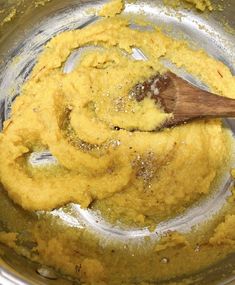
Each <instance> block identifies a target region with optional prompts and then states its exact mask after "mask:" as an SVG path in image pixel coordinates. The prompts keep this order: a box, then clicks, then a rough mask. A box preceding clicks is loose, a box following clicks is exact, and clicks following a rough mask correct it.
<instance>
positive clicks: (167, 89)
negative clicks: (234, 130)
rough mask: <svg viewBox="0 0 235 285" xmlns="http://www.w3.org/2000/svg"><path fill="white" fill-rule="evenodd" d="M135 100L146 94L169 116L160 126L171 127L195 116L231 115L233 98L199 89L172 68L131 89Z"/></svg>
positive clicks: (222, 116)
mask: <svg viewBox="0 0 235 285" xmlns="http://www.w3.org/2000/svg"><path fill="white" fill-rule="evenodd" d="M131 94H132V96H133V95H134V96H135V98H136V100H137V101H141V100H143V99H144V98H145V97H147V96H148V97H150V98H152V99H154V100H156V102H157V104H159V105H160V107H161V108H162V109H163V110H164V112H166V113H172V114H173V116H172V118H171V119H169V120H168V121H166V122H164V124H163V125H162V126H161V127H172V126H175V125H179V124H182V123H185V122H188V121H191V120H195V119H203V118H224V117H235V100H234V99H230V98H226V97H221V96H218V95H215V94H212V93H210V92H207V91H205V90H201V89H199V88H197V87H195V86H193V85H191V84H190V83H188V82H187V81H185V80H183V79H182V78H180V77H178V76H177V75H175V74H174V73H172V72H167V73H165V74H164V75H159V74H158V75H156V76H154V77H152V78H150V79H149V80H147V81H145V82H143V83H139V84H137V85H136V86H135V87H134V88H133V89H132V91H131Z"/></svg>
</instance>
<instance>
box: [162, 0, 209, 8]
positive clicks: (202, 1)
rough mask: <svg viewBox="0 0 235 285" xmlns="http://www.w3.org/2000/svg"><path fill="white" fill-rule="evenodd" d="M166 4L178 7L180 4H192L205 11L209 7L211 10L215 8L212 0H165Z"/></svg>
mask: <svg viewBox="0 0 235 285" xmlns="http://www.w3.org/2000/svg"><path fill="white" fill-rule="evenodd" d="M164 2H165V4H168V5H171V6H173V7H177V6H179V5H180V4H184V3H185V4H191V5H192V6H194V7H195V8H196V9H198V10H199V11H205V10H206V9H208V10H209V11H212V10H213V7H212V4H211V1H210V0H164Z"/></svg>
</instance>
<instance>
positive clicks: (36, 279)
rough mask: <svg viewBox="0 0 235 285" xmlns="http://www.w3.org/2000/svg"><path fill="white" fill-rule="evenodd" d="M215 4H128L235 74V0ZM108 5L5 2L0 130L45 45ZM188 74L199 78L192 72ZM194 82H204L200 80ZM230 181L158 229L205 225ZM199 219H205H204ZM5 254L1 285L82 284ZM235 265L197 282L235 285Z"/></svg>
mask: <svg viewBox="0 0 235 285" xmlns="http://www.w3.org/2000/svg"><path fill="white" fill-rule="evenodd" d="M213 2H214V4H216V5H222V6H223V9H222V10H221V11H218V10H215V11H213V12H211V13H206V14H204V13H200V12H196V11H192V10H187V9H181V8H180V9H178V10H174V9H172V8H166V7H165V6H164V5H163V3H162V2H161V1H157V0H148V1H142V2H141V1H137V2H134V3H132V4H128V5H127V7H126V10H125V12H127V13H129V12H131V13H135V14H139V13H144V14H145V16H146V17H147V18H148V19H150V20H151V21H153V22H155V23H157V24H158V25H160V26H162V27H163V29H165V28H166V24H167V26H169V25H170V26H171V27H172V29H171V31H170V33H172V34H174V36H178V37H183V38H185V39H187V40H188V41H190V42H192V44H193V45H194V46H197V47H201V48H203V49H205V50H206V51H207V52H208V53H209V54H210V55H212V56H213V57H215V58H217V59H219V60H221V61H223V62H224V63H225V64H226V65H227V66H228V67H229V68H230V69H231V70H232V72H233V73H234V74H235V37H234V33H233V32H234V30H233V28H234V29H235V16H234V15H235V2H234V0H227V1H213ZM43 3H44V4H43ZM102 3H103V1H92V0H66V1H64V0H51V1H46V0H44V1H42V0H40V1H39V0H20V1H19V0H11V1H10V0H9V1H6V0H0V129H1V127H2V123H3V121H4V120H5V119H6V118H7V117H8V116H9V113H10V108H11V103H12V102H13V100H14V98H15V97H16V96H17V95H18V94H19V90H20V87H21V85H22V83H23V82H24V81H25V80H26V79H27V77H28V75H29V74H30V72H31V70H32V68H33V66H34V64H35V61H36V57H37V55H38V54H39V53H40V52H41V51H42V48H43V46H44V44H45V43H46V42H47V41H48V40H49V39H50V38H51V37H52V36H54V35H56V34H58V33H60V32H62V31H65V30H69V29H78V28H82V27H84V26H86V25H88V24H90V23H92V22H94V21H96V20H97V17H96V16H94V15H92V12H89V13H87V11H92V10H91V9H89V8H98V7H100V6H101V5H102ZM1 11H2V12H1ZM167 32H169V30H167ZM19 56H20V57H19ZM16 59H17V60H16ZM179 72H180V71H179ZM182 75H183V76H185V77H187V79H188V80H191V81H193V78H191V77H189V75H187V74H182ZM193 83H196V84H199V85H200V83H198V82H193ZM202 87H203V86H202ZM227 125H229V127H230V128H231V129H232V130H233V132H234V131H235V124H234V121H233V120H228V121H227ZM0 155H1V154H0ZM226 179H227V178H226ZM230 183H231V181H229V180H226V181H224V185H223V187H222V188H221V189H222V191H221V192H220V194H221V193H222V194H223V193H225V194H223V195H217V196H216V197H214V198H213V199H214V200H211V201H210V204H205V203H204V204H203V205H201V206H200V207H197V209H196V212H195V209H194V212H193V214H192V213H186V216H184V217H183V218H184V220H183V221H184V223H182V222H181V223H179V220H180V219H181V218H182V217H179V218H180V219H178V220H173V221H171V222H170V223H169V222H168V223H165V224H164V223H163V224H162V225H161V226H160V227H158V230H159V228H160V230H161V232H164V231H166V230H169V229H170V228H174V229H182V227H183V224H184V227H185V226H186V228H187V226H192V223H193V222H194V223H195V224H196V223H200V221H201V220H202V219H205V218H206V217H207V215H208V214H211V212H210V213H209V210H210V211H215V212H216V211H217V210H218V209H219V208H220V207H221V205H222V204H223V202H224V201H225V197H227V195H229V192H228V191H229V185H230ZM224 189H225V190H226V191H224ZM8 200H9V199H8V198H7V197H6V195H5V194H4V192H3V191H0V209H1V210H0V230H1V229H3V228H7V226H8V225H7V222H6V220H4V219H5V218H3V216H4V217H6V216H7V215H8V213H7V212H6V211H9V209H10V208H9V205H8V207H5V205H6V203H8V204H9V203H11V202H10V201H8ZM215 201H216V203H215ZM11 207H12V210H14V211H16V212H17V213H19V215H21V216H22V217H23V216H24V215H27V213H25V212H24V211H22V210H21V209H19V207H17V206H15V205H13V204H11ZM76 209H77V215H78V220H77V222H78V223H79V219H81V220H82V221H83V222H84V221H85V224H86V225H87V226H89V227H91V228H95V223H93V218H94V217H93V214H92V213H90V212H89V211H81V210H79V209H78V208H76ZM4 211H5V212H4ZM62 213H63V211H62ZM49 214H51V215H56V216H57V217H59V218H60V219H63V220H64V221H66V222H67V223H71V220H69V216H68V215H67V216H66V215H64V214H63V215H61V211H60V210H58V211H54V212H53V213H49ZM187 215H188V216H187ZM190 215H191V216H190ZM185 217H186V220H185ZM193 217H199V219H198V218H197V219H194V218H193ZM96 219H97V217H96ZM185 221H186V224H185ZM188 221H190V224H188ZM72 222H73V221H72ZM94 230H98V231H100V232H101V233H102V234H104V235H105V233H108V234H109V235H110V231H109V228H107V227H106V224H105V223H103V221H100V224H99V228H96V229H94ZM148 234H149V233H148V232H145V231H143V230H137V231H133V230H132V231H131V237H132V239H138V238H141V237H143V236H145V235H148ZM125 235H126V236H127V238H130V232H126V231H125V232H123V231H122V230H121V229H119V230H117V231H112V238H117V239H119V238H120V236H122V237H123V236H124V238H125ZM0 255H1V256H2V259H0V284H4V285H8V284H9V285H12V284H20V285H22V284H37V285H38V284H58V285H59V284H65V285H66V284H77V281H74V280H69V279H68V278H65V277H61V276H59V275H58V274H57V273H55V272H54V271H53V270H52V269H51V268H48V267H45V266H43V265H39V264H36V263H33V262H30V261H28V260H27V259H25V258H23V257H20V256H18V255H17V254H16V253H14V252H13V251H12V250H10V249H9V248H7V247H6V246H4V245H1V246H0ZM234 269H235V256H229V257H228V258H227V259H226V260H224V261H223V262H221V263H220V264H217V265H216V266H215V267H214V268H211V269H208V270H206V271H204V272H202V273H199V274H198V275H197V276H196V278H195V279H194V284H207V285H210V284H220V285H222V284H235V281H233V280H235V275H234V274H233V273H232V272H233V271H234ZM196 280H199V281H196ZM78 284H79V283H78Z"/></svg>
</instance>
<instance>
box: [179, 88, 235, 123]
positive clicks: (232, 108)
mask: <svg viewBox="0 0 235 285" xmlns="http://www.w3.org/2000/svg"><path fill="white" fill-rule="evenodd" d="M184 91H186V90H184ZM181 100H182V101H183V102H184V105H183V107H184V108H183V109H182V108H181V107H182V104H181ZM174 114H175V115H178V114H181V115H183V116H187V117H188V116H189V117H192V118H196V117H207V118H215V117H234V116H235V100H234V99H230V98H226V97H222V96H218V95H215V94H212V93H210V92H207V91H204V90H200V89H194V88H193V90H192V91H190V92H187V91H186V92H183V91H182V90H181V96H180V98H179V100H177V102H176V106H175V110H174Z"/></svg>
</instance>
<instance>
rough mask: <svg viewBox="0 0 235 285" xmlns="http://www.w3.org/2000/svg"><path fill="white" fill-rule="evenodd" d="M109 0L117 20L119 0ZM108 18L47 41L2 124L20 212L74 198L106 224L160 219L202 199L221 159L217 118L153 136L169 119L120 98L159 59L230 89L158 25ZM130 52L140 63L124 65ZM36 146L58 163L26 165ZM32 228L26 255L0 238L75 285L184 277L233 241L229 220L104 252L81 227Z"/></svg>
mask: <svg viewBox="0 0 235 285" xmlns="http://www.w3.org/2000/svg"><path fill="white" fill-rule="evenodd" d="M114 2H115V5H116V6H115V7H116V8H117V12H118V13H120V11H121V9H122V8H123V6H122V1H114ZM111 8H113V6H111ZM108 11H109V8H107V6H106V7H105V8H104V9H103V10H102V12H101V14H103V15H104V16H106V17H107V16H109V14H108ZM114 14H116V13H115V11H111V13H110V16H113V17H109V18H107V19H102V20H100V21H98V22H97V23H95V24H92V25H90V26H88V27H86V28H84V29H82V30H76V31H69V32H65V33H62V34H60V35H58V36H56V37H55V38H53V39H52V40H51V41H50V42H49V43H48V44H47V46H46V47H45V50H44V51H43V53H42V55H41V56H40V57H39V59H38V62H37V64H36V66H35V68H34V70H33V72H32V74H31V76H30V78H29V79H28V81H27V82H26V83H25V85H24V86H23V88H22V92H21V96H20V97H18V98H17V100H16V102H15V103H14V105H13V109H12V115H11V118H10V119H9V120H8V121H6V122H5V125H4V130H3V132H2V134H1V135H0V153H1V156H0V180H1V183H2V184H3V186H4V188H5V189H6V191H7V192H8V195H9V196H10V197H11V198H12V199H13V200H14V201H15V202H16V203H18V204H19V205H20V206H22V207H23V208H24V209H26V210H30V211H34V210H51V209H53V208H56V207H59V206H61V205H65V204H66V203H69V202H76V203H79V204H80V205H81V206H82V207H84V208H87V207H93V209H98V210H99V211H101V213H103V215H105V216H106V217H108V218H109V219H110V220H112V221H116V220H122V221H123V222H127V223H128V224H130V223H132V224H135V223H137V224H138V223H141V224H143V223H145V222H146V220H148V219H151V220H154V221H161V220H163V219H164V218H166V217H169V216H170V217H171V216H174V215H175V214H176V213H179V212H182V211H184V210H185V209H186V208H187V207H188V206H190V205H192V204H193V203H195V202H196V201H198V200H199V199H200V198H201V197H205V196H206V195H208V194H209V193H210V192H211V191H212V190H213V187H212V186H213V185H214V183H215V181H216V180H218V178H219V177H220V175H221V172H222V171H223V168H224V167H225V166H226V165H227V164H228V162H229V159H230V154H231V146H230V140H229V136H228V134H227V132H226V131H225V130H224V128H223V127H222V124H221V121H220V120H206V121H205V120H200V121H197V122H192V123H189V124H186V125H182V126H179V127H175V128H173V129H165V130H162V131H160V132H156V131H155V129H156V128H157V127H158V126H159V125H161V123H162V122H163V121H164V120H166V119H167V118H168V117H169V114H165V113H164V112H163V111H162V110H161V109H160V108H159V107H157V106H156V104H155V102H154V101H153V100H151V99H149V98H146V99H144V100H143V101H141V102H137V100H136V99H135V98H133V96H131V92H130V91H131V90H132V88H133V86H134V85H136V84H137V83H139V82H143V81H145V80H146V79H148V78H149V77H151V76H153V75H155V74H157V73H164V72H165V71H166V68H165V67H164V66H163V65H162V63H161V59H167V60H170V61H171V62H173V63H174V64H176V65H177V66H179V67H183V68H185V69H186V70H187V71H188V72H190V73H192V74H193V75H195V76H197V77H199V78H200V79H201V80H202V81H203V82H205V83H206V84H207V85H208V86H209V87H210V89H211V91H212V92H215V93H217V94H219V95H222V96H227V97H229V96H233V94H235V79H234V77H233V76H232V74H231V72H230V70H229V69H228V68H227V67H226V66H225V65H224V64H223V63H221V62H219V61H217V60H215V59H213V58H211V57H209V56H208V55H207V54H206V53H205V52H204V51H202V50H193V49H191V48H190V47H189V45H188V44H187V43H186V42H184V41H180V40H175V39H173V38H171V37H169V36H166V35H165V34H164V33H162V32H161V31H160V30H159V29H158V28H157V27H156V28H154V29H153V31H139V30H134V29H132V28H131V27H130V25H129V21H128V20H127V19H125V18H124V17H122V16H114ZM87 46H93V49H89V50H87V51H86V52H84V53H83V55H82V56H81V57H80V59H79V61H78V63H77V64H76V66H75V68H74V70H73V71H71V72H69V73H65V72H64V65H65V63H66V61H67V59H68V57H69V56H70V54H71V53H72V52H73V51H74V50H76V49H80V48H82V47H87ZM94 47H97V48H94ZM133 47H137V48H139V49H140V50H141V51H142V52H143V53H144V54H145V56H146V57H147V60H135V59H134V58H133V57H132V48H133ZM43 150H49V151H50V152H51V154H52V155H53V156H54V157H55V158H56V159H57V163H55V164H53V165H51V166H50V167H48V166H44V167H43V166H40V167H32V165H31V164H30V156H31V155H32V153H33V152H40V151H43ZM4 207H5V209H8V207H9V209H11V207H10V206H9V205H7V204H6V205H5V206H4ZM0 211H1V210H0ZM5 212H6V210H5ZM1 215H4V213H1ZM12 215H13V214H12ZM16 216H17V215H16ZM32 221H33V222H32V223H31V222H30V227H29V228H30V230H29V233H28V234H29V235H28V236H27V238H26V239H27V241H30V242H33V243H34V244H35V245H34V247H33V250H32V251H30V253H28V251H26V250H25V249H24V247H23V245H22V244H19V243H15V240H16V239H17V238H19V240H22V237H20V236H19V237H17V235H15V234H9V233H4V232H3V233H1V234H0V240H1V241H2V242H4V243H6V244H8V245H9V246H10V247H12V248H14V249H15V250H16V251H17V252H19V253H21V254H24V255H25V256H27V257H29V258H31V259H32V260H35V261H39V262H43V263H46V264H48V265H51V266H53V267H55V268H56V269H57V270H59V271H62V272H63V273H66V274H69V275H72V276H74V277H76V278H79V279H80V280H81V281H82V282H83V283H84V284H111V283H112V284H120V282H124V283H122V284H134V283H135V282H139V281H142V280H146V282H147V283H146V284H148V281H151V280H167V279H170V278H176V277H178V276H181V275H185V274H192V273H193V272H196V271H198V270H201V269H203V268H205V267H207V266H208V265H210V264H213V263H215V262H216V261H218V260H220V259H222V258H224V257H225V256H226V255H227V254H228V253H230V252H232V251H233V250H234V245H235V242H234V240H235V236H234V234H233V232H232V231H231V230H230V229H231V226H232V225H234V214H232V213H231V214H230V215H227V216H226V218H225V220H223V221H220V222H218V223H217V226H216V228H215V230H213V229H212V230H211V229H210V230H209V229H207V230H205V232H204V234H203V236H197V237H196V238H195V237H192V236H190V235H189V236H186V235H182V234H180V233H177V232H173V233H169V234H168V235H167V236H165V237H164V238H162V239H161V241H160V242H158V243H157V244H156V243H150V242H149V240H147V239H146V240H144V241H143V244H142V246H141V247H131V245H130V248H129V244H123V243H122V244H109V245H106V246H104V245H103V246H104V248H105V250H103V248H102V246H101V245H100V244H101V241H100V240H99V238H97V237H94V236H93V235H92V233H90V232H89V230H88V229H83V228H82V227H81V229H79V230H77V229H76V230H75V229H71V228H65V229H63V230H61V228H60V226H59V225H57V224H56V221H54V222H53V227H54V228H53V229H52V228H48V221H47V219H46V218H45V219H41V220H37V219H35V220H32ZM49 224H50V223H49ZM24 228H25V227H24ZM16 232H17V230H16ZM198 244H200V250H197V248H198ZM179 253H180V254H179ZM61 256H63V258H61ZM137 273H138V274H137ZM137 275H138V276H137Z"/></svg>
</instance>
